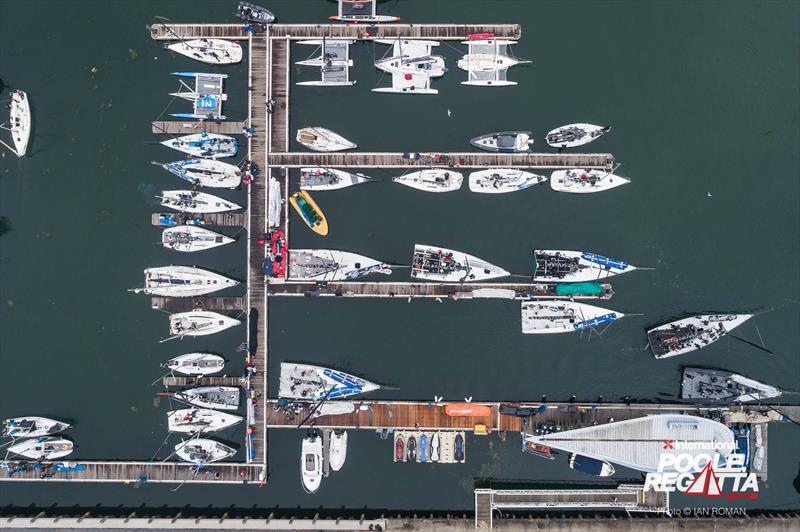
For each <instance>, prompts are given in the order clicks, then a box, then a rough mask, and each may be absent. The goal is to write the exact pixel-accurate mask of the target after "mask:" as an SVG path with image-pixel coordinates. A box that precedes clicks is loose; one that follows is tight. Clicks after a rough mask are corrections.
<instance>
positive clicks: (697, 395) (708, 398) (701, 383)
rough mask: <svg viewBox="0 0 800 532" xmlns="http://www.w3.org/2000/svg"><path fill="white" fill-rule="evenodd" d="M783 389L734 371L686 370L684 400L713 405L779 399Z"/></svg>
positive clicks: (682, 383)
mask: <svg viewBox="0 0 800 532" xmlns="http://www.w3.org/2000/svg"><path fill="white" fill-rule="evenodd" d="M781 395H783V390H781V389H780V388H776V387H775V386H770V385H769V384H764V383H763V382H758V381H756V380H753V379H749V378H747V377H744V376H742V375H739V374H738V373H733V372H730V371H724V370H717V369H705V368H683V380H682V381H681V399H683V400H687V401H694V402H701V403H711V404H735V403H749V402H750V401H764V400H766V399H775V398H777V397H780V396H781Z"/></svg>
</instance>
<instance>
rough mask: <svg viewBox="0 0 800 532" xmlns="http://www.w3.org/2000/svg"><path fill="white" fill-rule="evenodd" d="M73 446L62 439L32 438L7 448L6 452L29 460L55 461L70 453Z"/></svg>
mask: <svg viewBox="0 0 800 532" xmlns="http://www.w3.org/2000/svg"><path fill="white" fill-rule="evenodd" d="M73 447H74V445H73V443H72V442H71V441H69V440H66V439H64V438H53V437H45V438H34V439H31V440H24V441H21V442H19V443H15V444H14V445H12V446H10V447H9V448H8V452H9V453H12V454H18V455H20V456H24V457H25V458H30V459H31V460H36V461H37V462H38V461H41V460H56V459H58V458H63V457H65V456H67V455H68V454H70V453H71V452H72V449H73Z"/></svg>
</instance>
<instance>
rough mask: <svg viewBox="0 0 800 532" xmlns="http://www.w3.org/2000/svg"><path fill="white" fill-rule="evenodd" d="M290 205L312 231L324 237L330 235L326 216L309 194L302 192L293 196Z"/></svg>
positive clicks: (290, 198)
mask: <svg viewBox="0 0 800 532" xmlns="http://www.w3.org/2000/svg"><path fill="white" fill-rule="evenodd" d="M289 203H291V204H292V207H294V210H296V211H297V214H299V215H300V218H302V219H303V221H304V222H305V223H306V225H307V226H309V227H310V228H311V230H312V231H314V232H315V233H317V234H318V235H322V236H325V235H327V234H328V220H326V219H325V215H324V214H322V211H321V210H320V208H319V206H318V205H317V203H316V202H315V201H314V200H313V199H311V196H309V195H308V192H306V191H305V190H301V191H300V192H297V193H295V194H292V195H291V196H290V197H289Z"/></svg>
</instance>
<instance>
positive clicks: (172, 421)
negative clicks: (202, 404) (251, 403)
mask: <svg viewBox="0 0 800 532" xmlns="http://www.w3.org/2000/svg"><path fill="white" fill-rule="evenodd" d="M241 422H242V418H241V417H239V416H234V415H233V414H227V413H223V412H217V411H215V410H209V409H205V408H183V409H180V410H173V411H171V412H167V425H168V427H169V431H170V432H177V433H180V434H197V433H206V434H207V433H209V432H218V431H220V430H223V429H227V428H229V427H233V426H234V425H237V424H239V423H241Z"/></svg>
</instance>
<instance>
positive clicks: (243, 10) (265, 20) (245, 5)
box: [236, 2, 275, 24]
mask: <svg viewBox="0 0 800 532" xmlns="http://www.w3.org/2000/svg"><path fill="white" fill-rule="evenodd" d="M236 16H237V17H239V18H240V19H242V20H244V21H246V22H255V23H256V24H272V23H273V22H274V21H275V15H273V14H272V12H271V11H269V10H268V9H266V8H264V7H261V6H257V5H255V4H251V3H250V2H239V6H238V7H237V8H236Z"/></svg>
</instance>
